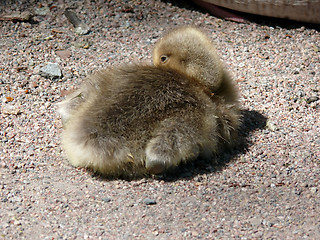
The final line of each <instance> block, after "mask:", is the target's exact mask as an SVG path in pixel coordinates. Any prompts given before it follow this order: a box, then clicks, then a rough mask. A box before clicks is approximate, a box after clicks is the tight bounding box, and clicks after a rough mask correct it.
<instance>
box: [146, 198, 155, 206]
mask: <svg viewBox="0 0 320 240" xmlns="http://www.w3.org/2000/svg"><path fill="white" fill-rule="evenodd" d="M143 202H144V204H146V205H155V204H157V202H156V200H153V199H150V198H146V199H144V200H143Z"/></svg>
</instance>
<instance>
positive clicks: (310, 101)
mask: <svg viewBox="0 0 320 240" xmlns="http://www.w3.org/2000/svg"><path fill="white" fill-rule="evenodd" d="M318 100H319V97H317V96H312V97H309V98H307V100H306V101H307V103H308V104H310V103H313V102H316V101H318Z"/></svg>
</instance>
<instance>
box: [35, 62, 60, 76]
mask: <svg viewBox="0 0 320 240" xmlns="http://www.w3.org/2000/svg"><path fill="white" fill-rule="evenodd" d="M39 74H40V75H41V76H43V77H45V78H49V79H51V80H53V79H59V78H62V72H61V69H60V67H59V65H58V64H57V63H48V64H47V65H46V66H44V67H42V68H40V71H39Z"/></svg>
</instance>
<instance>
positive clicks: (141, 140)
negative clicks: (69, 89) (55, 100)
mask: <svg viewBox="0 0 320 240" xmlns="http://www.w3.org/2000/svg"><path fill="white" fill-rule="evenodd" d="M177 35H179V36H180V37H177ZM181 40H184V42H183V43H184V44H183V45H182V46H183V47H181V46H180V47H179V48H170V47H167V46H168V45H166V44H168V43H170V44H172V46H176V45H179V44H180V43H179V42H180V41H181ZM174 44H175V45H174ZM197 49H198V52H197ZM167 50H169V52H167ZM208 50H209V52H210V53H208ZM168 53H170V54H168ZM204 54H206V56H203V55H204ZM163 55H166V57H167V58H166V59H165V61H166V63H165V64H163V63H162V62H163V61H162V60H164V58H163ZM182 56H183V61H181V60H180V61H179V59H180V58H181V57H182ZM153 61H154V65H155V66H145V65H129V66H123V67H118V68H108V69H106V70H103V71H101V72H99V73H97V74H94V75H92V76H90V77H89V78H88V79H87V80H86V81H85V82H84V84H83V85H82V87H81V88H80V90H79V91H78V92H76V93H75V94H73V95H71V96H70V97H68V98H67V99H66V100H65V101H64V102H62V103H61V104H60V106H59V111H60V113H62V117H63V120H64V122H65V125H64V131H63V134H62V145H63V148H64V150H65V152H66V154H67V157H68V159H69V160H70V162H71V164H72V165H73V166H76V167H85V168H91V169H93V170H95V171H97V172H99V173H102V174H104V175H106V176H112V177H128V176H129V177H136V176H143V175H145V174H150V173H151V174H160V173H163V172H165V171H166V170H167V169H169V168H172V167H176V166H178V165H179V163H181V162H183V161H189V160H194V159H196V158H197V157H198V156H199V154H203V155H205V156H211V154H213V153H215V152H217V151H218V149H219V145H220V143H221V142H228V143H231V139H232V138H233V136H234V135H235V132H236V129H237V127H238V125H239V114H238V107H237V94H236V91H235V90H234V87H233V84H232V82H231V80H230V78H229V77H225V76H226V74H225V72H224V70H223V69H222V67H221V63H220V61H219V59H218V57H217V55H216V53H215V50H214V48H213V47H212V44H211V43H210V41H209V40H208V38H207V37H206V36H205V35H204V34H202V33H201V32H200V31H199V30H197V29H195V28H190V27H184V28H178V29H176V30H174V31H172V32H171V33H169V34H168V35H166V36H165V37H164V38H163V39H161V40H160V41H159V42H158V44H156V47H155V50H154V53H153ZM201 61H202V63H201ZM207 61H210V62H211V63H212V64H213V65H211V64H208V63H207ZM208 73H209V74H208ZM210 76H211V78H210ZM225 86H227V87H225ZM224 88H226V89H224ZM229 88H230V89H229ZM221 89H223V90H221Z"/></svg>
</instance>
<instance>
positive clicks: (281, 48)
mask: <svg viewBox="0 0 320 240" xmlns="http://www.w3.org/2000/svg"><path fill="white" fill-rule="evenodd" d="M17 2H18V3H17ZM39 2H40V1H39ZM39 2H36V1H27V0H21V1H4V2H3V1H2V3H0V4H1V5H0V15H3V14H7V13H11V12H12V11H15V10H20V11H25V10H27V11H31V12H32V13H34V14H35V16H34V17H33V20H32V21H31V22H20V21H17V22H12V21H0V32H1V33H0V40H1V41H0V51H1V53H0V98H1V103H0V104H1V113H0V138H1V139H0V140H1V141H0V153H1V155H0V158H1V165H0V179H1V180H0V201H1V204H0V236H1V238H3V239H319V236H320V217H319V216H320V200H319V199H320V186H319V178H320V177H319V173H320V159H319V156H320V124H319V119H320V111H319V106H320V100H319V97H320V92H319V91H320V84H319V82H320V33H319V28H318V27H315V26H304V25H302V24H295V23H292V22H289V23H288V22H287V23H286V24H282V23H281V22H279V21H278V22H277V21H276V20H273V21H271V20H270V19H263V18H262V20H261V18H260V19H259V20H257V21H255V22H250V23H247V24H239V23H234V22H229V21H224V20H221V19H217V18H215V17H213V16H210V15H209V14H207V13H205V12H204V11H201V10H199V9H197V8H196V7H194V6H193V5H191V4H186V5H181V4H176V3H174V2H168V1H156V0H150V1H138V0H134V1H125V2H127V4H126V5H123V1H120V0H115V1H97V3H93V1H83V2H80V3H79V2H78V1H63V0H60V1H49V2H48V5H46V4H44V3H43V2H44V1H41V2H42V4H39ZM104 2H106V3H104ZM64 7H71V8H72V9H73V11H75V12H76V13H77V14H78V15H79V17H80V18H81V19H82V20H83V21H84V22H86V23H87V24H88V25H89V27H90V29H91V32H90V33H89V34H88V35H83V36H79V35H77V34H75V33H74V28H73V26H72V25H71V24H70V22H68V20H67V19H66V18H65V16H64V14H63V9H64ZM39 14H42V15H39ZM182 24H193V25H196V26H199V27H201V28H202V29H204V30H205V31H206V32H207V33H208V34H209V36H210V37H211V38H212V39H213V40H214V42H215V43H216V46H217V50H218V52H219V54H220V56H221V58H222V59H223V60H224V62H225V65H226V67H227V68H228V69H229V70H230V72H231V73H232V74H233V76H234V79H235V81H236V82H237V84H238V87H239V89H240V92H241V104H242V109H243V126H242V127H241V129H240V136H241V137H240V140H241V141H240V142H239V145H238V146H237V147H235V148H234V149H232V150H230V151H227V152H224V153H221V154H220V155H219V156H217V159H218V162H219V164H218V165H213V164H211V163H208V162H203V161H201V160H199V162H196V163H193V164H189V165H186V166H181V168H180V169H179V170H177V171H176V172H175V173H171V174H168V175H166V176H162V177H158V178H149V179H137V180H134V181H126V180H118V179H116V180H107V179H103V178H101V177H99V176H96V175H95V174H93V173H92V172H90V171H87V170H84V169H76V168H73V167H71V166H70V165H69V164H68V162H67V160H66V159H65V157H64V153H63V151H62V149H61V147H60V133H61V130H62V126H61V121H60V117H59V116H58V114H57V113H56V106H55V104H56V103H57V102H59V101H61V100H62V99H63V98H64V96H65V94H67V93H68V92H69V91H71V90H72V89H74V88H76V87H77V86H78V85H79V84H80V82H81V79H83V78H84V77H85V76H86V75H88V74H90V73H91V72H94V71H96V70H98V69H100V68H103V67H107V66H111V65H118V64H120V63H126V62H150V61H151V50H152V47H153V45H154V43H155V42H156V41H157V39H159V37H160V36H161V35H162V34H163V33H164V32H165V31H167V30H168V29H170V28H172V27H174V26H176V25H182ZM61 51H62V52H61ZM48 62H51V63H57V64H58V65H59V67H60V69H61V70H62V74H63V77H62V78H61V79H52V80H50V79H48V78H45V77H42V76H40V75H39V74H38V73H39V69H40V68H41V67H43V66H46V65H47V63H48Z"/></svg>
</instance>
